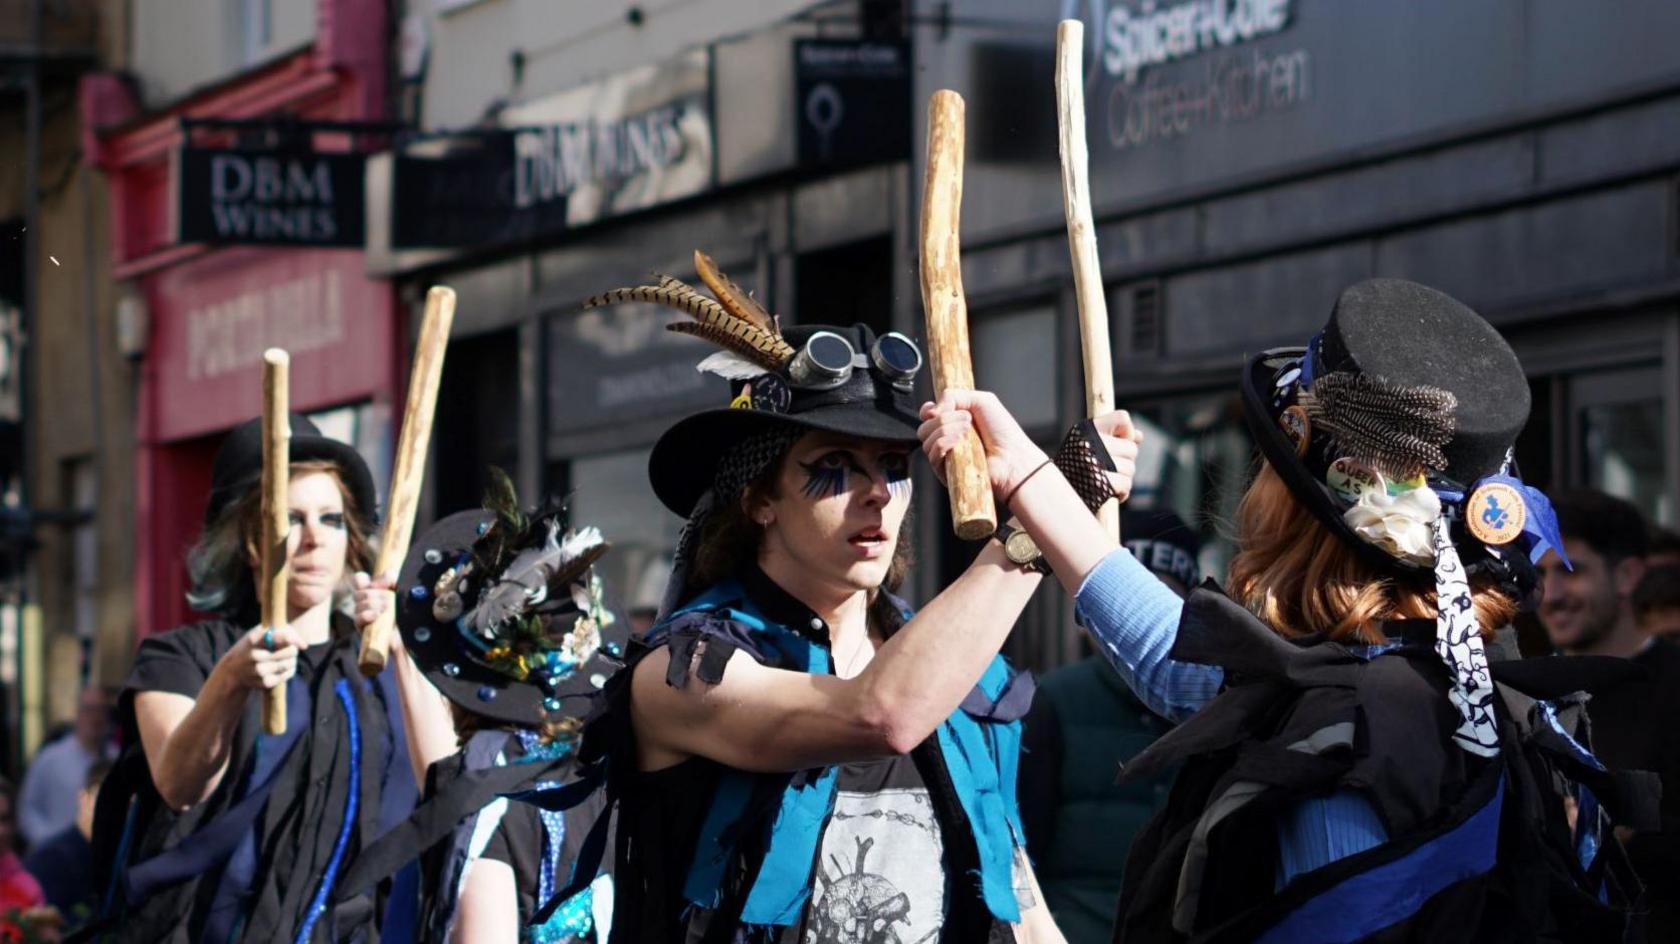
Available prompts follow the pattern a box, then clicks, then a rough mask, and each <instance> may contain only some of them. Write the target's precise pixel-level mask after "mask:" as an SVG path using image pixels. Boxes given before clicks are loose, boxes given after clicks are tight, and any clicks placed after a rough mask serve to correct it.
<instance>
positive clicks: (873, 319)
mask: <svg viewBox="0 0 1680 944" xmlns="http://www.w3.org/2000/svg"><path fill="white" fill-rule="evenodd" d="M749 274H750V273H749ZM794 282H795V284H796V286H797V290H796V297H795V298H794V307H793V313H794V316H795V317H796V318H797V319H798V320H799V322H800V323H801V324H832V325H848V324H854V323H857V322H862V323H863V324H866V325H868V326H869V327H870V328H872V329H873V330H874V331H875V333H876V334H884V333H886V332H888V331H891V330H892V310H893V296H892V287H893V280H892V240H891V239H887V238H882V239H865V240H861V241H859V242H855V243H847V244H845V245H843V246H836V247H834V248H833V249H823V250H820V251H817V252H806V253H801V254H800V255H799V261H798V263H797V267H796V269H795V271H794ZM769 307H770V309H771V310H772V311H775V310H777V309H776V307H775V306H774V305H772V306H769ZM781 313H782V314H786V312H785V311H784V312H781Z"/></svg>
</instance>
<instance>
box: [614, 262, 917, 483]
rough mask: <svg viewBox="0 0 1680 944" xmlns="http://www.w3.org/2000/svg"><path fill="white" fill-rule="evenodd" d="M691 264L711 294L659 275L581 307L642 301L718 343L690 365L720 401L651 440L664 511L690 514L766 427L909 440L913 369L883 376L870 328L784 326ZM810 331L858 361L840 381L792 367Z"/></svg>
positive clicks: (653, 474)
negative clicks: (731, 459) (710, 380)
mask: <svg viewBox="0 0 1680 944" xmlns="http://www.w3.org/2000/svg"><path fill="white" fill-rule="evenodd" d="M694 265H695V269H696V271H698V273H699V275H700V279H701V281H702V282H703V283H704V284H705V286H706V287H707V288H708V289H710V290H711V292H712V295H713V296H714V297H707V296H706V295H705V294H704V293H702V292H700V291H698V290H697V289H695V288H693V287H692V286H689V285H688V284H686V283H684V282H682V281H681V280H678V279H675V278H672V277H671V276H668V275H664V276H660V277H659V279H658V282H657V284H654V285H640V286H633V287H630V288H621V289H615V290H613V291H610V292H606V293H603V294H601V295H597V296H594V297H592V298H590V299H588V300H587V301H586V302H584V305H585V307H597V306H602V305H610V304H616V303H620V302H650V303H653V304H658V305H664V306H666V307H668V308H674V309H676V310H677V311H680V312H682V313H683V314H685V315H687V316H689V318H690V319H691V320H687V321H676V322H672V323H671V324H669V325H666V328H667V329H669V330H671V331H675V332H678V333H681V334H688V335H692V336H694V337H698V338H704V339H705V340H707V341H710V342H712V343H713V344H716V345H717V346H718V347H720V348H722V350H720V351H718V352H716V353H714V354H712V355H711V356H709V357H707V358H705V359H704V360H702V361H701V362H700V363H699V364H698V365H697V366H696V369H697V370H699V371H701V372H703V373H710V374H715V375H717V376H719V377H722V378H723V379H725V380H727V381H728V382H729V398H728V399H727V400H725V401H723V402H724V403H726V404H727V406H721V407H719V408H717V409H711V410H703V411H701V412H699V413H696V414H693V415H691V416H688V417H686V418H684V419H682V420H680V421H679V422H677V423H676V424H675V425H674V426H672V427H671V428H670V429H669V430H667V431H666V432H665V434H664V435H663V436H661V437H660V438H659V441H658V442H657V443H655V444H654V447H653V454H652V455H651V457H650V458H649V461H648V475H649V477H650V478H651V480H652V484H653V490H654V493H655V494H657V495H658V496H659V500H660V501H661V502H663V503H664V504H665V506H666V507H667V508H670V509H671V510H672V511H674V512H676V513H677V514H679V515H684V516H687V515H689V514H691V513H692V512H693V511H694V508H695V505H696V504H697V503H698V502H699V500H700V497H701V495H702V494H704V493H705V492H706V491H707V490H708V489H711V488H712V487H713V486H714V484H715V483H716V478H717V473H718V466H719V464H720V462H722V461H723V460H724V459H725V457H726V456H727V454H728V452H729V451H730V449H731V448H732V447H734V446H736V445H737V444H739V443H740V442H742V440H744V439H747V438H748V437H751V436H753V435H754V434H755V433H761V432H764V431H766V430H771V429H780V430H799V431H805V430H826V431H830V432H836V433H843V434H846V435H850V436H857V437H860V438H864V439H879V440H885V441H888V442H897V443H904V444H907V445H909V444H914V443H915V442H916V441H917V439H916V427H917V425H918V424H919V423H920V420H919V419H918V418H917V416H916V401H915V395H914V389H913V381H914V371H913V370H912V371H911V372H910V374H909V376H908V377H906V376H904V375H898V376H890V377H889V376H886V375H884V373H883V371H882V369H881V367H880V365H879V364H877V363H876V362H875V360H874V358H873V357H872V356H871V352H872V351H873V350H874V349H875V345H876V342H877V340H878V339H877V337H876V336H875V332H874V331H873V330H871V329H870V328H869V326H868V325H863V324H855V325H851V326H849V327H841V326H834V325H801V326H797V327H789V328H787V329H786V330H785V331H784V330H783V329H782V327H781V322H780V319H779V318H777V317H776V316H774V315H772V314H770V312H768V311H766V310H765V308H764V307H763V306H762V305H760V304H759V303H758V302H757V300H755V299H754V298H753V297H752V296H751V295H749V294H748V293H747V292H746V291H744V290H743V289H742V288H741V287H740V286H739V285H737V284H735V282H734V281H733V280H731V279H730V278H729V276H727V275H725V274H724V273H723V272H722V271H720V270H719V269H718V268H717V266H716V264H715V263H713V261H712V259H711V257H709V256H707V255H706V254H705V253H703V252H700V251H698V250H696V251H695V253H694ZM818 335H827V336H834V337H839V338H842V339H844V341H845V343H846V344H847V345H848V346H850V348H851V350H852V352H853V357H854V360H855V361H856V363H855V367H854V369H851V370H850V371H849V372H848V373H847V375H846V376H845V378H844V379H843V380H840V379H837V378H835V377H833V376H823V377H811V376H809V375H806V374H802V373H801V371H800V370H799V355H800V352H801V351H802V350H803V349H804V348H805V346H806V345H807V344H808V343H811V342H812V339H813V338H815V337H817V336H818ZM919 357H920V355H919V353H918V354H917V358H918V362H917V367H919V366H920V364H919ZM720 393H721V391H720ZM721 399H722V398H721V397H720V400H721Z"/></svg>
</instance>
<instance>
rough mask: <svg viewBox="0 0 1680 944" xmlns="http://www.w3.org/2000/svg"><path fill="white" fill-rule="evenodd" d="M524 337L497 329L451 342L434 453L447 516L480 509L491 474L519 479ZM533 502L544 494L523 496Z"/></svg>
mask: <svg viewBox="0 0 1680 944" xmlns="http://www.w3.org/2000/svg"><path fill="white" fill-rule="evenodd" d="M519 402H520V394H519V334H518V332H517V331H512V330H508V331H496V332H492V333H490V334H484V335H479V336H477V337H471V338H462V339H459V340H452V341H450V342H449V356H448V357H447V358H445V359H444V362H443V379H442V381H441V382H440V384H439V386H438V401H437V419H436V421H435V422H436V426H435V429H434V430H433V433H432V441H433V442H435V443H438V444H440V446H441V444H444V443H447V444H448V445H449V448H447V449H444V448H436V449H434V450H433V451H432V462H433V465H432V470H433V473H434V474H433V481H432V482H430V483H428V484H430V485H431V486H432V489H433V496H434V498H433V500H434V507H435V508H436V509H437V513H438V514H439V515H440V516H441V515H444V514H448V513H449V512H452V511H458V510H460V509H462V508H477V507H478V506H479V503H480V502H482V501H483V500H484V486H485V484H486V481H487V480H486V477H485V471H486V469H488V468H489V467H490V466H496V467H497V468H499V469H501V470H502V471H504V472H506V473H507V474H508V475H510V476H513V477H515V478H517V477H518V475H519V468H518V460H519ZM522 497H523V498H525V500H526V503H527V504H533V503H535V502H536V501H537V500H538V498H540V496H535V495H530V496H522Z"/></svg>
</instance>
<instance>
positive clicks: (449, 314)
mask: <svg viewBox="0 0 1680 944" xmlns="http://www.w3.org/2000/svg"><path fill="white" fill-rule="evenodd" d="M454 321H455V290H454V289H452V288H449V287H447V286H443V285H434V286H432V289H431V291H429V292H427V293H426V313H425V315H423V316H422V317H421V319H420V339H419V341H418V343H417V344H416V345H415V347H414V368H413V371H412V372H411V373H410V374H409V378H408V404H407V406H405V407H404V408H403V421H402V432H401V433H400V434H399V435H398V437H397V461H396V468H395V469H394V470H392V472H391V500H390V501H389V502H386V504H385V509H386V512H385V514H386V521H385V535H384V539H383V540H382V541H380V543H379V562H378V563H377V564H376V565H375V566H374V575H375V576H379V575H381V574H387V573H390V572H391V571H393V570H396V569H397V568H398V567H401V566H402V562H403V558H404V557H407V556H408V544H409V541H410V540H411V539H412V538H413V537H414V512H415V507H416V506H417V505H418V504H419V502H420V486H421V484H422V483H424V482H425V480H426V449H427V448H428V447H429V446H430V445H431V442H432V413H433V412H434V410H435V409H436V407H437V393H438V381H439V380H440V379H441V378H442V376H443V353H444V350H445V349H446V348H447V347H448V346H449V326H450V325H451V324H453V323H454ZM396 619H397V614H396V609H395V608H394V607H393V608H390V609H387V610H386V611H385V612H383V613H381V614H380V615H379V618H378V619H376V620H374V621H373V623H372V624H370V625H369V626H368V628H367V629H365V630H363V631H362V651H361V655H360V656H359V657H358V658H357V660H356V661H357V664H358V665H359V666H360V667H361V670H362V674H363V675H370V676H371V675H378V674H379V672H380V670H381V669H383V668H385V662H386V659H387V658H389V656H390V652H391V629H392V628H393V627H394V626H395V625H396Z"/></svg>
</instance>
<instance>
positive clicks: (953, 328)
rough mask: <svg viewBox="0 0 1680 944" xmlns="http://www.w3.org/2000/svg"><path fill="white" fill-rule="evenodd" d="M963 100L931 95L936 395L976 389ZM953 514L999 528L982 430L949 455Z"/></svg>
mask: <svg viewBox="0 0 1680 944" xmlns="http://www.w3.org/2000/svg"><path fill="white" fill-rule="evenodd" d="M962 178H963V100H962V96H961V95H958V94H957V93H956V92H953V91H951V90H950V89H940V90H939V91H937V92H934V93H933V97H932V98H930V99H928V138H927V176H926V178H925V180H924V181H923V187H922V243H921V249H922V309H923V311H924V312H926V315H927V335H928V359H929V360H930V361H931V362H932V365H933V387H934V396H936V397H937V396H939V395H941V394H943V393H944V392H945V391H946V390H972V389H974V362H973V360H972V359H971V358H970V356H969V350H968V299H967V298H966V297H965V296H964V295H963V284H962V240H961V233H960V228H961V210H962ZM945 481H946V484H947V485H948V487H949V488H950V492H951V522H952V524H953V525H954V527H955V529H956V532H957V537H959V538H962V539H963V540H965V541H979V540H983V539H985V538H987V537H990V536H991V535H992V533H993V532H995V531H997V509H996V507H995V505H994V504H993V501H992V482H991V476H990V475H989V474H988V473H987V471H986V449H985V447H984V446H983V445H981V443H980V437H979V436H978V435H977V434H974V433H970V434H969V435H968V439H967V440H966V441H965V442H964V443H963V444H962V445H960V446H958V447H957V448H956V450H955V451H953V452H952V453H951V455H950V456H949V457H947V458H946V460H945Z"/></svg>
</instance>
